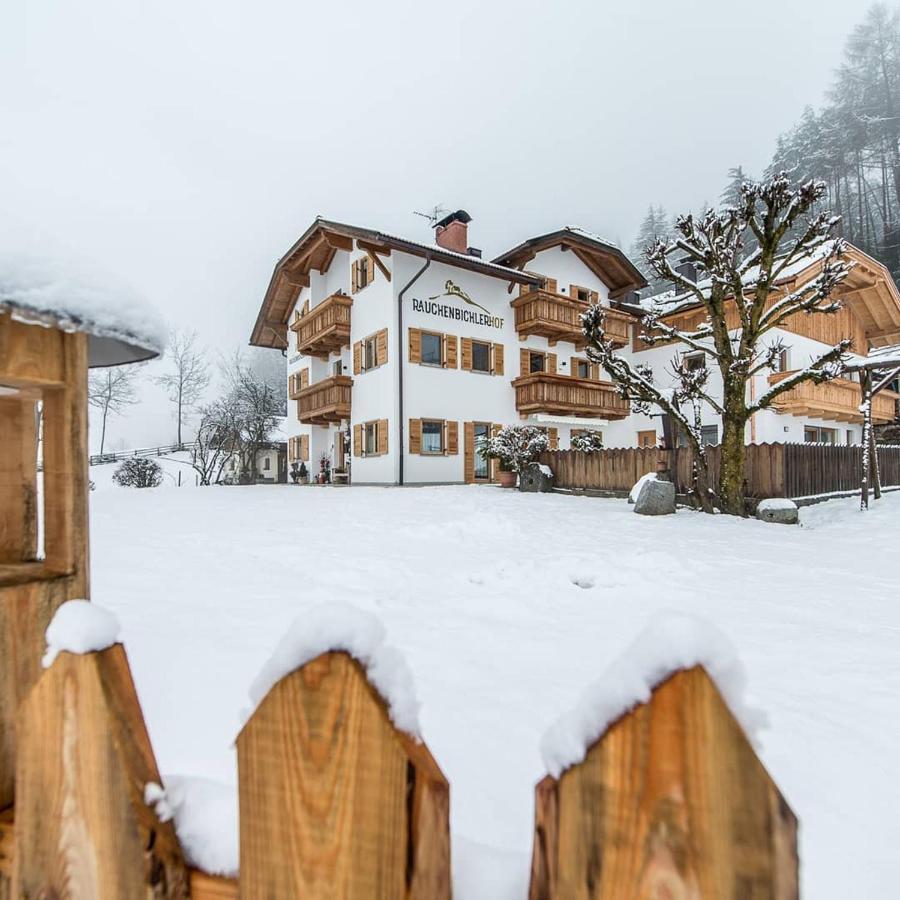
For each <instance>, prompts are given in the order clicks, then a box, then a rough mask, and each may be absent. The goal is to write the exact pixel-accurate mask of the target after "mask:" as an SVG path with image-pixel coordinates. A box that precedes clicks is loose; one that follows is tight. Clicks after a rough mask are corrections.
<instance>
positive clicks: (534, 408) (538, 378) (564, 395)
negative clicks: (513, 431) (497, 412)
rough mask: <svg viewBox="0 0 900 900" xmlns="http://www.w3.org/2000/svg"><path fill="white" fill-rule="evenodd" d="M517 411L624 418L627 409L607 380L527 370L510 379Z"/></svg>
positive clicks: (627, 406) (625, 401)
mask: <svg viewBox="0 0 900 900" xmlns="http://www.w3.org/2000/svg"><path fill="white" fill-rule="evenodd" d="M513 387H514V388H515V389H516V409H517V410H518V411H519V412H520V413H549V414H550V415H558V416H563V415H564V416H584V417H589V418H598V419H624V418H625V416H627V415H628V413H629V412H630V407H629V404H628V401H627V400H624V399H622V397H620V396H619V395H618V394H617V393H616V389H615V387H614V386H613V385H612V384H611V383H610V382H608V381H590V380H588V379H586V378H572V377H571V376H569V375H550V374H549V373H547V372H531V373H530V374H528V375H522V376H521V377H519V378H516V379H515V380H514V381H513Z"/></svg>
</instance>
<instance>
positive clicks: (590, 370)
mask: <svg viewBox="0 0 900 900" xmlns="http://www.w3.org/2000/svg"><path fill="white" fill-rule="evenodd" d="M569 375H570V376H571V377H572V378H581V379H582V380H584V381H599V380H600V366H599V365H597V363H592V362H591V361H590V360H588V359H582V358H580V357H577V356H573V357H572V358H571V359H570V360H569Z"/></svg>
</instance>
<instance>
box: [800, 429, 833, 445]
mask: <svg viewBox="0 0 900 900" xmlns="http://www.w3.org/2000/svg"><path fill="white" fill-rule="evenodd" d="M803 440H804V441H805V442H806V443H807V444H836V443H837V429H836V428H821V427H819V426H817V425H806V426H805V427H804V429H803Z"/></svg>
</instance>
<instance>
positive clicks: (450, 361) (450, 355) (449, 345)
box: [444, 334, 456, 369]
mask: <svg viewBox="0 0 900 900" xmlns="http://www.w3.org/2000/svg"><path fill="white" fill-rule="evenodd" d="M444 366H445V368H447V369H455V368H456V335H455V334H445V335H444Z"/></svg>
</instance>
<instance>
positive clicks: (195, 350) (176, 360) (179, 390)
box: [156, 331, 210, 446]
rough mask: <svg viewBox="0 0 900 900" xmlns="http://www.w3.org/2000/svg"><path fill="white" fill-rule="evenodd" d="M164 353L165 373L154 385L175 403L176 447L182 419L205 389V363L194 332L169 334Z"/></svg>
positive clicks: (180, 438)
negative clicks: (159, 386)
mask: <svg viewBox="0 0 900 900" xmlns="http://www.w3.org/2000/svg"><path fill="white" fill-rule="evenodd" d="M167 351H168V352H167V357H168V363H169V371H168V372H166V373H165V374H164V375H160V376H159V377H158V378H157V379H156V383H157V384H159V385H161V386H162V387H164V388H165V389H166V394H167V396H168V398H169V400H170V401H171V402H172V403H174V404H175V416H176V419H177V421H178V444H179V446H180V445H181V443H182V435H181V431H182V427H183V425H184V421H185V416H186V414H187V413H188V411H189V410H191V409H192V408H193V407H194V406H195V405H196V403H197V401H198V400H199V399H200V397H201V396H202V394H203V391H205V390H206V388H207V387H208V386H209V381H210V372H209V364H208V362H207V361H206V356H205V354H204V353H203V351H202V350H201V349H200V348H199V347H198V346H197V332H196V331H172V333H171V334H170V335H169V344H168V347H167Z"/></svg>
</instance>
